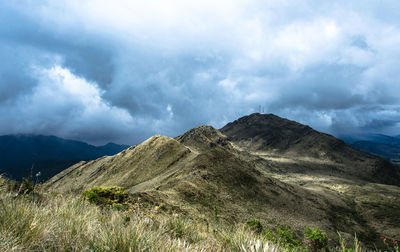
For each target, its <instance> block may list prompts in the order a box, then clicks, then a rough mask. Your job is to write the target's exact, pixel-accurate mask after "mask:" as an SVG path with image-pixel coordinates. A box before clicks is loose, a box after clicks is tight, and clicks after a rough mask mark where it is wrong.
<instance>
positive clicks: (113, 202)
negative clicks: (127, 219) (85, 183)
mask: <svg viewBox="0 0 400 252" xmlns="http://www.w3.org/2000/svg"><path fill="white" fill-rule="evenodd" d="M82 195H83V197H84V198H85V199H86V201H88V202H90V203H92V204H96V205H100V206H112V207H117V208H121V207H122V206H124V205H126V204H127V203H128V192H127V191H126V190H125V189H124V188H122V187H119V186H95V187H93V188H91V189H89V190H85V191H83V192H82Z"/></svg>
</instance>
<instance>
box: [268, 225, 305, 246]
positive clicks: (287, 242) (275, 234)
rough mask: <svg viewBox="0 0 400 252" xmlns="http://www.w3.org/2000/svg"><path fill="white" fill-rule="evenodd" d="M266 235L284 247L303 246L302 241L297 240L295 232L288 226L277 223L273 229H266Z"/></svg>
mask: <svg viewBox="0 0 400 252" xmlns="http://www.w3.org/2000/svg"><path fill="white" fill-rule="evenodd" d="M264 236H265V237H266V238H267V239H268V240H271V241H273V242H276V243H278V244H279V245H281V246H282V247H284V248H287V249H293V248H298V247H300V246H301V242H300V241H298V240H296V238H295V234H294V232H293V231H292V229H290V227H288V226H281V225H277V226H276V227H275V228H273V229H266V230H265V231H264Z"/></svg>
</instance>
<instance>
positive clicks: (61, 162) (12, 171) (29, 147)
mask: <svg viewBox="0 0 400 252" xmlns="http://www.w3.org/2000/svg"><path fill="white" fill-rule="evenodd" d="M128 147H129V146H126V145H118V144H114V143H108V144H106V145H104V146H93V145H90V144H87V143H84V142H79V141H74V140H67V139H62V138H59V137H55V136H42V135H6V136H0V153H1V158H0V173H1V174H4V175H6V176H8V177H10V178H12V179H16V180H20V179H22V178H23V177H28V176H30V175H31V172H32V175H35V174H37V173H38V172H40V174H41V175H40V176H39V177H38V178H37V179H38V180H39V181H44V180H47V179H48V178H50V177H52V176H54V175H55V174H57V173H59V172H60V171H62V170H64V169H66V168H67V167H69V166H71V165H73V164H75V163H77V162H79V161H82V160H92V159H96V158H99V157H101V156H105V155H114V154H116V153H118V152H120V151H122V150H123V149H125V148H128ZM32 166H33V170H32V171H31V168H32Z"/></svg>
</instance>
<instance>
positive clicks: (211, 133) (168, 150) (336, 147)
mask: <svg viewBox="0 0 400 252" xmlns="http://www.w3.org/2000/svg"><path fill="white" fill-rule="evenodd" d="M249 119H250V120H249ZM264 119H266V120H265V121H264ZM238 121H239V123H238V122H237V121H235V122H233V123H231V124H228V125H227V126H225V127H224V128H223V129H222V130H221V131H218V130H216V129H214V128H212V127H210V126H200V127H197V128H194V129H192V130H189V131H188V132H186V133H184V134H182V135H180V136H177V137H176V138H175V139H173V138H169V137H165V136H159V135H156V136H153V137H151V138H150V139H148V140H146V141H145V142H143V143H141V144H139V145H137V146H133V147H130V148H128V149H126V150H124V151H123V152H121V153H118V154H117V155H114V156H111V157H103V158H100V159H97V160H94V161H89V162H80V163H78V164H76V165H74V166H71V167H70V168H68V169H67V170H65V171H63V172H61V173H60V174H57V175H56V176H54V177H53V178H51V179H50V180H49V181H48V182H47V183H46V184H45V187H46V188H47V189H48V190H50V191H54V192H57V193H68V192H72V193H80V192H81V191H82V190H84V189H88V188H91V187H93V186H97V185H102V186H108V185H118V186H123V187H125V188H127V189H128V190H129V192H130V195H131V197H132V198H133V199H139V198H140V201H141V202H146V203H147V204H148V205H149V206H154V205H160V204H161V205H163V206H164V208H165V209H166V211H170V212H180V213H183V214H184V215H187V216H190V217H191V218H193V219H196V220H200V221H205V222H207V223H208V222H211V220H213V219H215V218H216V216H218V220H219V221H220V222H221V225H232V224H234V223H243V222H245V221H247V220H249V219H252V218H257V219H260V220H261V221H262V223H263V224H264V225H265V226H270V227H273V226H275V225H277V224H281V225H288V226H290V227H292V228H293V229H294V230H296V231H297V232H301V231H302V230H303V228H304V227H305V226H316V227H319V228H322V229H324V230H325V231H326V232H327V233H328V234H330V235H331V236H335V234H336V231H337V230H339V231H341V232H343V233H344V234H345V235H347V236H351V235H353V234H354V232H357V234H358V235H359V237H360V238H362V239H363V240H364V241H368V242H370V244H371V245H372V244H373V243H375V242H377V241H378V240H379V237H380V235H381V234H383V233H384V234H385V236H388V237H397V236H399V235H400V228H399V227H398V225H396V223H398V221H399V220H400V204H399V203H398V202H400V188H399V187H398V186H390V185H387V184H390V183H392V182H393V181H394V182H396V181H395V180H396V177H394V180H390V179H388V180H387V181H383V180H384V178H385V177H386V175H381V176H380V177H378V178H377V179H376V178H374V177H373V176H372V174H373V173H372V172H371V171H372V170H373V169H375V170H380V171H386V170H387V171H388V172H390V174H392V175H393V174H394V176H397V174H398V170H396V168H397V167H395V166H391V165H390V164H389V165H387V163H385V162H384V161H383V160H381V159H379V158H376V157H373V156H369V155H367V154H364V153H361V152H359V151H356V150H353V149H352V148H350V147H348V146H347V145H346V144H345V143H343V141H340V140H338V139H335V138H333V137H331V136H328V135H325V134H322V133H318V132H316V131H314V130H312V129H311V128H309V127H307V126H303V125H301V124H297V123H292V122H290V121H288V120H286V119H281V118H279V117H276V116H271V115H257V114H256V115H251V116H249V117H244V118H241V119H239V120H238ZM242 122H246V123H245V125H247V126H244V125H243V123H242ZM247 122H249V123H247ZM266 122H271V123H272V126H269V125H268V123H266ZM282 123H285V124H282ZM228 129H229V130H228ZM232 132H234V133H232ZM264 132H267V133H266V134H264ZM271 135H272V136H271ZM252 139H256V140H252ZM279 139H281V141H279ZM312 141H314V142H315V143H314V145H316V147H315V146H314V145H313V144H312ZM243 142H245V143H247V144H246V145H244V144H243ZM249 143H252V144H249ZM307 145H309V147H308V150H309V152H307V155H305V154H304V156H303V153H305V152H304V150H303V149H302V148H305V146H307ZM323 148H326V149H323ZM346 151H349V153H345V152H346ZM322 152H326V154H325V155H321V153H322ZM357 155H360V156H361V157H358V156H357ZM365 164H367V165H370V164H373V165H375V166H373V165H372V166H373V167H368V166H367V167H363V166H365ZM380 164H383V167H380V166H379V165H380ZM385 165H387V166H385ZM356 169H360V170H356ZM391 169H393V170H391ZM357 172H358V173H366V174H364V175H361V176H359V177H358V176H357ZM397 178H398V177H397ZM377 180H379V181H381V182H385V183H386V184H376V183H372V182H373V181H375V182H376V181H377ZM397 181H399V180H397Z"/></svg>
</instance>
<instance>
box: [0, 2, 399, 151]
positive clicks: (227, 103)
mask: <svg viewBox="0 0 400 252" xmlns="http://www.w3.org/2000/svg"><path fill="white" fill-rule="evenodd" d="M399 16H400V1H398V0H385V1H383V0H376V1H372V0H360V1H348V0H337V1H321V0H295V1H286V0H260V1H256V0H254V1H252V0H237V1H231V0H218V1H215V0H191V1H187V0H169V1H163V0H147V1H137V0H118V1H117V0H116V1H109V0H107V1H106V0H86V1H80V0H68V1H58V0H52V1H50V0H49V1H43V0H35V1H33V0H21V1H7V0H0V59H1V60H0V135H5V134H43V135H56V136H59V137H63V138H69V139H76V140H81V141H86V142H89V143H92V144H97V145H99V144H104V143H107V142H116V143H121V144H130V145H133V144H137V143H140V142H141V141H143V140H145V139H146V138H148V137H150V136H152V135H154V134H161V135H167V136H170V137H174V136H177V135H180V134H182V133H184V132H185V131H187V130H189V129H191V128H193V127H196V126H199V125H202V124H207V125H212V126H213V127H215V128H221V127H222V126H224V125H225V124H226V123H228V122H230V121H233V120H235V119H238V118H239V117H241V116H244V115H248V114H251V113H254V112H259V106H262V107H263V108H264V112H265V113H273V114H276V115H278V116H281V117H285V118H288V119H291V120H295V121H298V122H301V123H304V124H307V125H310V126H311V127H313V128H314V129H316V130H319V131H323V132H326V133H330V134H333V135H343V134H361V133H382V134H388V135H399V134H400V18H399Z"/></svg>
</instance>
